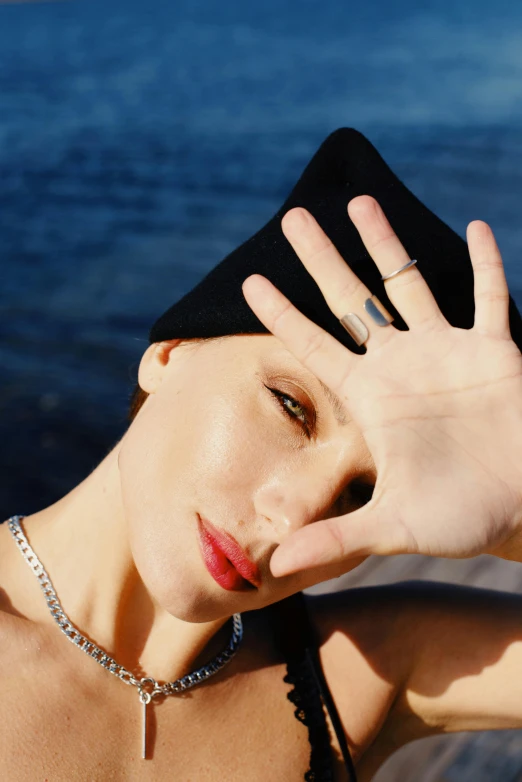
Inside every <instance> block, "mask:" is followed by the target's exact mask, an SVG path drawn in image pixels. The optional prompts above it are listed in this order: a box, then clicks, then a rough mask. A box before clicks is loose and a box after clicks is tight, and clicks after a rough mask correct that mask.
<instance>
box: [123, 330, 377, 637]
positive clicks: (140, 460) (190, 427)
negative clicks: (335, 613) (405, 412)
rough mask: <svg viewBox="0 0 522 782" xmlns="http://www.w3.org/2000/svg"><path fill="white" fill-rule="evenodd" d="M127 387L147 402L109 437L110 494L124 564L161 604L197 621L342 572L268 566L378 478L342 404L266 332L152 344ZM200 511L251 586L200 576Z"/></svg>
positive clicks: (362, 497) (356, 501)
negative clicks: (123, 531) (238, 553)
mask: <svg viewBox="0 0 522 782" xmlns="http://www.w3.org/2000/svg"><path fill="white" fill-rule="evenodd" d="M139 382H140V385H141V387H142V388H143V389H144V390H145V391H148V392H149V397H148V398H147V400H146V401H145V403H144V404H143V406H142V408H141V410H140V411H139V413H138V415H137V417H136V418H135V420H134V421H133V422H132V424H131V425H130V427H129V429H128V431H127V432H126V434H125V436H124V437H123V439H122V441H121V444H120V452H119V457H118V464H119V469H120V476H121V492H122V502H123V508H124V514H125V518H126V521H127V524H128V532H129V541H130V545H131V550H132V554H133V557H134V561H135V563H136V566H137V568H138V571H139V573H140V576H141V578H142V579H143V581H144V583H145V585H146V586H147V588H148V590H149V591H150V593H151V594H152V595H153V596H154V598H155V599H156V601H157V602H158V603H159V604H160V605H161V606H162V607H163V608H165V609H166V610H167V611H168V612H169V613H171V614H173V615H174V616H177V617H178V618H180V619H183V620H186V621H192V622H204V621H205V622H206V621H211V620H213V619H217V618H220V617H224V616H230V615H231V614H233V613H235V612H242V611H249V610H253V609H257V608H261V607H263V606H265V605H268V604H269V603H273V602H276V601H278V600H281V599H283V598H284V597H286V596H288V595H290V594H292V593H293V592H297V591H299V590H300V589H304V588H306V587H309V586H311V585H312V584H315V583H318V582H320V581H325V580H328V579H329V578H333V577H334V576H338V575H340V571H339V569H337V570H334V569H333V568H332V567H330V568H327V567H322V568H317V569H315V570H313V571H306V572H302V573H296V574H293V575H290V576H284V577H282V578H275V577H274V576H272V574H271V572H270V567H269V562H270V557H271V555H272V553H273V552H274V550H275V548H276V547H277V546H278V545H279V544H280V543H282V542H283V541H284V540H285V539H286V538H288V536H289V535H291V534H292V533H293V532H294V531H295V530H297V529H298V528H299V527H302V526H304V525H305V524H312V523H314V522H315V521H318V520H319V519H324V518H328V517H330V516H339V515H341V514H343V513H348V512H349V511H350V510H355V509H357V508H358V507H360V506H361V505H363V504H364V503H365V502H367V501H368V500H369V498H370V496H371V484H373V483H374V482H375V477H376V475H375V469H374V465H373V462H372V459H371V456H370V454H369V451H368V449H367V447H366V444H365V442H364V440H363V438H362V436H361V433H360V431H359V430H357V428H356V427H355V426H354V424H352V422H351V421H350V418H349V414H348V412H347V411H346V422H345V423H340V422H338V421H337V420H336V417H335V414H334V412H333V410H332V407H331V404H330V402H329V401H328V399H327V396H326V394H325V392H324V390H323V389H322V387H321V384H320V382H319V381H318V380H317V378H316V377H315V376H314V375H313V374H312V373H311V372H310V371H309V370H307V369H306V368H305V367H303V365H302V364H301V363H300V362H299V361H298V360H297V359H296V358H294V356H292V354H291V353H289V352H288V351H287V350H286V348H285V347H284V346H283V344H282V343H281V342H280V341H279V340H278V339H277V338H276V337H274V336H273V335H271V334H255V335H234V336H230V337H225V338H223V339H221V340H217V341H214V340H212V341H209V342H200V343H190V342H188V343H181V344H180V343H179V341H178V340H172V341H170V342H163V343H157V344H154V345H151V346H150V347H149V348H148V349H147V351H146V352H145V354H144V356H143V358H142V361H141V364H140V371H139ZM364 483H366V484H369V485H370V486H368V487H367V488H366V490H365V488H364V486H362V484H364ZM201 519H206V520H208V521H209V522H210V524H211V525H213V527H214V528H216V529H217V530H218V531H223V532H224V533H227V534H228V535H229V536H230V535H231V536H233V538H234V539H235V540H236V541H237V543H238V544H239V546H240V547H241V548H242V549H243V551H244V552H245V554H246V555H247V557H248V558H249V559H250V560H252V561H254V562H255V563H256V564H257V566H258V568H259V572H260V575H261V583H260V584H259V585H258V587H257V588H254V587H250V588H248V589H246V590H238V589H237V588H233V589H227V588H225V587H224V586H222V585H220V583H218V581H216V579H215V578H214V577H213V576H212V575H211V573H210V572H209V569H208V568H207V566H206V564H205V559H204V555H203V553H202V546H201V543H200V540H201V537H200V534H201V524H200V520H201ZM203 523H204V522H203ZM348 523H349V522H348ZM207 556H209V554H208V549H207ZM362 559H363V558H358V559H356V560H354V562H353V566H354V567H355V566H356V565H357V564H359V563H360V562H361V561H362ZM218 566H219V562H218ZM345 571H346V568H344V572H345Z"/></svg>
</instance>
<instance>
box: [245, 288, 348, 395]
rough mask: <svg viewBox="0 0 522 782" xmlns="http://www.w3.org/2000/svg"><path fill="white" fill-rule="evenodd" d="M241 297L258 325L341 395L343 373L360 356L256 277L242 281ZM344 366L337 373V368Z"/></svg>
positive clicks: (278, 291) (275, 289)
mask: <svg viewBox="0 0 522 782" xmlns="http://www.w3.org/2000/svg"><path fill="white" fill-rule="evenodd" d="M242 289H243V295H244V297H245V299H246V302H247V304H248V306H249V307H250V308H251V309H252V310H253V312H254V313H255V314H256V315H257V317H258V318H259V320H260V321H261V323H263V324H264V325H265V326H266V328H267V329H268V330H269V331H270V332H271V333H272V334H273V335H274V336H275V337H277V338H278V339H280V340H281V342H282V343H283V344H284V345H285V347H286V348H287V349H288V350H289V351H290V352H291V353H293V355H294V356H295V357H296V358H297V359H298V360H299V361H300V362H301V363H302V364H303V365H304V366H306V367H307V368H308V369H309V370H310V371H311V372H313V374H314V375H315V376H316V377H318V378H319V379H320V380H322V381H323V382H324V383H326V385H327V386H329V387H330V388H331V389H332V391H338V392H339V393H340V394H342V391H341V386H342V384H343V383H344V381H345V380H346V377H347V374H348V373H349V372H350V371H351V369H352V367H354V366H355V363H356V362H357V361H360V360H361V358H362V356H359V355H358V354H356V353H352V351H351V350H348V348H345V347H344V345H341V343H340V342H338V341H337V340H336V339H335V337H332V335H331V334H329V333H328V332H327V331H325V330H324V329H322V328H321V327H320V326H318V325H317V324H316V323H314V322H313V321H312V320H309V319H308V318H307V317H306V316H305V315H303V314H302V312H299V310H298V309H297V307H294V305H293V304H292V302H291V301H289V300H288V299H287V298H286V296H285V295H284V294H283V293H281V291H280V290H278V289H277V288H276V287H275V285H272V283H271V282H270V280H267V279H266V277H262V276H261V275H260V274H252V275H250V277H247V279H246V280H245V281H244V282H243V285H242ZM340 366H342V367H345V370H344V371H343V372H342V373H340V372H339V367H340Z"/></svg>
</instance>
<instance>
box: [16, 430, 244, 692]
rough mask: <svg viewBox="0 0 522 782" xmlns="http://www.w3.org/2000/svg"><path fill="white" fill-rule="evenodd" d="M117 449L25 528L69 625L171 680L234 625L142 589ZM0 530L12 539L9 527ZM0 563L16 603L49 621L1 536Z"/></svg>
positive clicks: (202, 658)
mask: <svg viewBox="0 0 522 782" xmlns="http://www.w3.org/2000/svg"><path fill="white" fill-rule="evenodd" d="M118 448H119V444H118V445H116V446H115V448H114V449H113V450H112V451H111V452H110V453H109V454H108V455H107V456H106V457H105V459H104V460H103V461H102V462H101V463H100V464H99V465H98V467H97V468H96V469H95V470H94V471H93V472H92V473H91V474H90V475H89V476H88V477H87V478H86V479H85V480H84V481H83V482H82V483H80V484H79V485H78V486H76V487H75V488H74V489H73V490H72V491H71V492H70V493H69V494H67V495H66V496H65V497H63V498H62V499H61V500H59V501H58V502H56V503H55V504H53V505H51V506H49V507H48V508H45V509H44V510H42V511H40V512H38V513H35V514H32V515H31V516H27V517H25V518H24V519H23V520H22V527H23V530H24V532H25V534H26V536H27V538H28V541H29V544H30V545H31V547H32V548H33V549H34V551H35V553H36V555H37V556H38V558H39V559H40V561H41V563H42V564H43V566H44V568H45V570H46V571H47V574H48V575H49V578H50V579H51V583H52V584H53V587H54V589H55V591H56V593H57V596H58V599H59V601H60V603H61V604H62V608H63V610H64V611H65V613H66V614H67V616H68V617H69V619H70V621H71V622H72V624H73V625H75V627H76V628H77V629H78V630H79V631H80V632H81V633H82V634H83V635H85V636H87V637H88V638H89V639H90V640H92V641H94V642H95V643H96V644H98V645H99V646H100V647H101V648H102V649H104V650H105V651H106V652H108V653H109V654H110V655H111V656H113V657H114V658H115V660H116V662H118V663H119V664H120V665H123V666H125V667H126V668H127V669H128V670H130V671H131V672H134V673H140V675H142V676H152V677H154V678H155V679H157V680H158V681H172V680H174V679H177V678H179V677H181V676H183V675H184V674H186V673H189V672H190V671H192V670H194V669H196V668H198V667H200V666H201V665H204V664H205V663H206V662H208V661H209V660H210V659H211V658H212V657H213V656H214V655H216V654H218V653H219V652H220V651H222V649H224V647H225V646H226V645H227V643H228V641H229V640H230V637H231V635H232V623H231V622H229V621H228V620H229V618H230V617H227V616H225V617H222V618H220V619H217V620H214V621H212V622H202V623H191V622H186V621H183V620H181V619H178V618H177V617H174V616H172V615H171V614H168V613H167V612H166V611H165V610H163V609H162V608H161V606H159V605H158V604H157V603H156V602H155V601H154V599H153V598H152V596H151V595H150V594H149V592H148V591H147V589H146V588H145V586H144V584H143V582H142V580H141V578H140V576H139V573H138V571H137V569H136V567H135V565H134V561H133V558H132V554H131V551H130V547H129V544H128V539H127V531H126V525H125V516H124V512H123V508H122V504H121V496H120V491H119V474H118V464H117V457H118ZM0 530H1V531H2V534H3V535H4V536H9V537H11V535H10V532H9V530H8V529H7V525H2V527H0ZM0 563H1V569H2V572H3V573H4V574H8V578H9V585H10V587H9V598H10V601H11V604H12V606H13V608H15V609H16V610H17V611H18V612H19V613H23V614H24V615H25V616H27V617H28V618H30V619H33V620H34V621H37V622H40V623H48V624H54V619H53V618H52V616H51V614H50V613H49V609H48V608H47V603H46V602H45V599H44V596H43V593H42V591H41V589H40V587H39V585H38V583H37V581H36V578H35V577H34V575H33V574H32V573H31V571H30V569H29V567H28V566H27V564H26V563H25V562H24V560H23V559H22V557H21V556H20V553H19V552H18V551H17V550H16V546H15V545H14V541H11V542H7V541H5V540H3V541H2V546H1V554H0ZM29 584H31V586H30V587H29ZM64 641H65V639H64Z"/></svg>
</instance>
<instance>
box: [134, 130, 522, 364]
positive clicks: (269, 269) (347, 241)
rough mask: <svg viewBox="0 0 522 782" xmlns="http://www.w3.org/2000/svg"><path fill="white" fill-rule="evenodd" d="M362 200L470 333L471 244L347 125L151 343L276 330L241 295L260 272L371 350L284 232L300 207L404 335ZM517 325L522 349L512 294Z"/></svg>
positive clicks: (159, 324)
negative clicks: (350, 209) (362, 220)
mask: <svg viewBox="0 0 522 782" xmlns="http://www.w3.org/2000/svg"><path fill="white" fill-rule="evenodd" d="M358 195H371V196H373V197H374V198H375V199H376V200H377V201H378V202H379V204H380V205H381V207H382V209H383V211H384V213H385V215H386V217H387V218H388V220H389V221H390V224H391V226H392V228H393V229H394V231H395V232H396V234H397V236H398V237H399V239H400V241H401V242H402V244H403V245H404V247H405V249H406V251H407V253H408V254H409V256H410V258H416V259H417V261H418V263H417V267H418V269H419V270H420V272H421V274H422V275H423V277H424V279H425V280H426V282H427V283H428V285H429V287H430V289H431V291H432V293H433V295H434V296H435V299H436V300H437V303H438V305H439V307H440V309H441V311H442V313H443V314H444V316H445V317H446V319H447V320H448V322H449V323H451V324H452V325H453V326H457V327H460V328H471V327H472V326H473V320H474V312H475V303H474V295H473V267H472V265H471V260H470V257H469V252H468V247H467V243H466V242H465V241H464V240H463V239H462V238H461V237H460V236H458V234H456V233H455V232H454V231H453V230H452V229H451V228H450V227H449V226H447V225H446V224H445V223H444V222H442V220H440V219H439V218H438V217H437V216H436V215H435V214H433V212H431V211H430V210H429V209H428V208H427V207H426V206H424V204H422V203H421V202H420V201H419V200H418V198H416V197H415V196H414V195H413V193H411V192H410V191H409V190H408V188H407V187H406V186H405V185H404V184H403V183H402V182H401V181H400V180H399V179H398V178H397V177H396V176H395V174H394V173H393V171H391V169H390V168H389V166H388V165H387V164H386V163H385V162H384V160H383V159H382V157H381V156H380V154H379V153H378V152H377V150H376V149H375V147H374V146H373V144H371V143H370V141H368V139H367V138H365V136H363V135H362V133H359V132H358V131H357V130H354V129H352V128H339V129H338V130H336V131H335V132H334V133H332V134H330V135H329V136H328V137H327V138H326V140H325V141H324V142H323V143H322V144H321V146H320V147H319V149H318V150H317V152H316V153H315V155H314V156H313V158H312V159H311V161H310V162H309V163H308V165H307V167H306V168H305V170H304V172H303V173H302V175H301V177H300V179H299V180H298V182H297V184H296V185H295V187H294V188H293V190H292V192H291V193H290V195H289V196H288V198H287V199H286V201H285V203H284V204H283V206H282V207H281V208H280V209H279V210H278V211H277V212H276V214H275V215H274V216H273V217H272V219H271V220H269V222H268V223H267V224H266V225H265V226H264V227H263V228H261V230H260V231H258V232H257V233H255V234H254V235H253V236H252V237H251V238H250V239H247V240H246V241H245V242H244V243H243V244H241V245H240V246H239V247H237V248H236V249H235V250H233V251H232V252H231V253H230V254H229V255H227V256H226V258H224V259H223V260H222V261H221V262H220V263H219V264H218V265H217V266H215V267H214V268H213V269H212V270H211V271H210V272H209V273H208V274H207V275H206V277H204V278H203V279H202V280H201V281H200V282H199V283H198V284H197V285H196V286H195V287H194V288H193V289H192V290H191V291H189V292H188V293H186V294H185V295H184V296H183V297H182V298H181V299H180V300H179V301H177V302H176V303H175V304H173V305H172V306H171V307H170V308H169V309H168V310H167V311H166V312H165V313H164V314H163V315H161V317H160V318H158V320H157V321H156V322H155V323H154V325H153V326H152V328H151V331H150V335H149V340H150V342H151V343H152V342H161V341H163V340H169V339H179V338H183V339H190V338H194V337H217V336H223V335H227V334H260V333H264V334H266V333H269V332H268V330H267V329H266V327H265V326H264V325H263V324H262V323H261V321H260V320H259V319H258V318H257V316H256V315H254V313H253V312H252V310H251V309H250V307H249V306H248V304H247V303H246V301H245V298H244V296H243V291H242V289H241V285H242V283H243V281H244V280H245V279H246V278H247V277H248V276H249V275H250V274H254V273H257V274H262V275H263V276H264V277H267V278H268V279H269V280H270V281H271V282H272V283H273V284H274V285H275V286H276V287H277V288H279V290H280V291H282V293H284V294H285V296H287V298H289V299H290V301H291V302H292V303H293V304H294V305H295V306H296V307H297V308H298V309H299V310H300V311H301V312H302V313H303V314H304V315H306V316H307V317H308V318H310V319H311V320H313V321H314V322H315V323H317V324H318V325H319V326H321V327H322V328H324V329H326V330H327V331H328V332H330V334H332V335H333V336H334V337H335V338H336V339H338V340H339V341H340V342H341V343H342V344H344V345H346V346H347V347H348V348H350V350H352V351H353V352H354V353H364V352H365V348H364V347H363V346H358V345H357V344H356V342H355V341H354V340H353V339H352V337H350V335H349V334H348V332H347V331H346V330H345V329H344V327H343V326H342V325H341V324H340V323H339V321H338V319H337V318H336V317H335V315H334V314H333V313H332V312H331V310H330V309H329V307H328V306H327V304H326V302H325V300H324V298H323V295H322V293H321V291H320V290H319V287H318V286H317V284H316V283H315V281H314V280H313V278H312V277H311V276H310V275H309V274H308V272H307V271H306V269H305V268H304V266H303V265H302V263H301V261H300V260H299V258H298V257H297V255H296V254H295V252H294V250H293V248H292V246H291V245H290V243H289V242H288V240H287V239H286V237H285V236H284V234H283V232H282V230H281V218H282V217H283V215H284V214H286V212H288V210H289V209H292V208H293V207H295V206H302V207H304V208H305V209H307V210H308V211H309V212H310V213H311V214H312V215H313V216H314V217H315V219H316V220H317V222H318V223H319V225H320V226H321V227H322V228H323V230H324V231H325V233H326V235H327V236H328V237H329V238H330V239H331V241H332V242H333V244H334V245H335V246H336V247H337V249H338V251H339V252H340V254H341V255H342V257H343V258H344V259H345V260H346V262H347V263H348V264H349V265H350V267H351V269H352V270H353V271H354V272H355V274H356V275H357V276H358V277H359V278H360V279H361V280H362V281H363V282H364V283H365V284H366V286H367V287H368V288H369V290H370V291H371V292H372V294H374V295H375V296H377V298H378V299H380V301H381V302H382V304H383V305H384V306H385V307H386V309H387V310H388V311H389V312H390V313H391V314H392V315H393V316H394V318H395V320H394V326H396V327H397V328H399V329H402V330H405V329H406V328H407V326H406V323H405V322H404V320H403V319H402V318H401V316H400V314H399V313H398V312H397V310H396V309H395V308H394V306H393V304H392V303H391V302H390V300H389V299H388V297H387V295H386V290H385V287H384V285H385V284H384V282H383V281H382V280H381V273H380V271H379V270H378V268H377V266H376V265H375V263H374V261H373V260H372V259H371V258H370V256H369V254H368V252H367V251H366V249H365V247H364V245H363V243H362V240H361V238H360V236H359V234H358V232H357V230H356V228H355V226H354V225H353V223H352V221H351V220H350V218H349V217H348V213H347V210H346V207H347V204H348V202H349V201H351V199H352V198H355V196H358ZM509 319H510V327H511V335H512V338H513V340H514V341H515V342H516V344H517V345H518V347H519V348H521V349H522V318H521V317H520V313H519V312H518V310H517V308H516V305H515V302H514V301H513V299H512V298H511V296H510V301H509Z"/></svg>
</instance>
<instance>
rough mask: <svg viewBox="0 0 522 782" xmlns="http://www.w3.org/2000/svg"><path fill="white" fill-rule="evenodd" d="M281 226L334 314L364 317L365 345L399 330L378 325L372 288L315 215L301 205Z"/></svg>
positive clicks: (380, 340) (384, 339)
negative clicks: (370, 302)
mask: <svg viewBox="0 0 522 782" xmlns="http://www.w3.org/2000/svg"><path fill="white" fill-rule="evenodd" d="M281 228H282V230H283V233H284V235H285V236H286V238H287V239H288V241H289V242H290V244H291V245H292V247H293V249H294V250H295V252H296V254H297V256H298V258H299V259H300V261H301V262H302V264H303V266H304V267H305V269H306V270H307V271H308V272H309V273H310V274H311V275H312V277H313V278H314V280H315V282H316V283H317V285H318V286H319V288H320V290H321V293H322V294H323V296H324V298H325V301H326V303H327V304H328V306H329V307H330V309H331V311H332V312H333V314H334V315H335V316H336V317H337V318H339V319H341V318H343V317H344V316H345V315H346V314H348V313H350V312H352V313H355V314H356V315H357V316H358V317H360V319H362V321H363V323H364V325H365V326H366V328H367V329H368V332H369V337H368V338H367V339H366V340H365V342H364V346H365V347H366V348H368V347H371V346H372V345H376V344H381V345H382V344H384V343H385V342H387V341H388V340H389V339H390V338H392V337H393V336H394V335H395V334H396V333H397V329H395V327H392V328H388V327H387V326H388V325H390V324H386V325H384V326H379V325H378V324H377V323H375V321H374V320H373V319H372V317H371V316H370V315H368V314H367V313H366V308H365V302H366V300H367V299H369V298H370V297H371V296H372V292H371V291H370V290H369V289H368V288H367V287H366V285H365V284H364V283H363V282H362V281H361V280H360V279H359V277H358V276H357V275H356V274H355V273H354V272H353V271H352V270H351V269H350V267H349V266H348V264H347V263H346V261H345V260H344V258H343V257H342V256H341V255H340V254H339V252H338V251H337V249H336V248H335V246H334V245H333V243H332V242H331V240H330V239H329V238H328V236H327V235H326V234H325V232H324V231H323V229H322V228H321V226H320V225H319V223H318V222H317V221H316V219H315V218H314V217H313V215H311V214H310V213H309V212H307V211H306V209H302V208H301V207H295V208H294V209H290V210H289V211H288V212H287V213H286V214H285V215H284V217H283V219H282V221H281ZM388 314H389V313H388ZM390 317H392V316H390Z"/></svg>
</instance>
